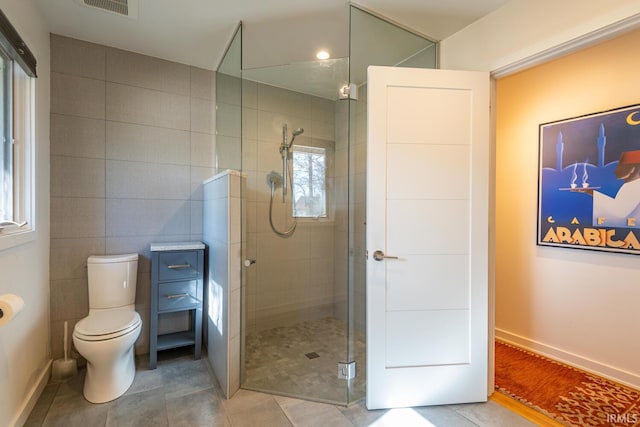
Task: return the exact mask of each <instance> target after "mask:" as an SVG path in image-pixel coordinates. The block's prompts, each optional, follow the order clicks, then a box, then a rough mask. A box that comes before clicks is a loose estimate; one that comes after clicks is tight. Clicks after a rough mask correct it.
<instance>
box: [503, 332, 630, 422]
mask: <svg viewBox="0 0 640 427" xmlns="http://www.w3.org/2000/svg"><path fill="white" fill-rule="evenodd" d="M496 390H498V391H499V392H501V393H503V394H506V395H507V396H510V397H512V398H514V399H516V400H518V401H520V402H522V403H523V404H525V405H527V406H529V407H531V408H533V409H535V410H537V411H540V412H542V413H544V414H545V415H547V416H548V417H550V418H553V419H555V420H556V421H558V422H560V423H562V424H565V425H567V426H579V427H582V426H640V391H638V390H635V389H632V388H629V387H625V386H623V385H620V384H617V383H614V382H612V381H609V380H607V379H604V378H600V377H597V376H595V375H592V374H589V373H586V372H583V371H580V370H578V369H575V368H572V367H570V366H566V365H563V364H561V363H558V362H555V361H553V360H550V359H547V358H545V357H542V356H539V355H536V354H534V353H531V352H528V351H526V350H523V349H520V348H517V347H514V346H511V345H509V344H505V343H503V342H499V341H496Z"/></svg>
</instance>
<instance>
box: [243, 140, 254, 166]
mask: <svg viewBox="0 0 640 427" xmlns="http://www.w3.org/2000/svg"><path fill="white" fill-rule="evenodd" d="M257 168H258V141H256V140H255V139H253V140H252V139H247V138H244V137H243V141H242V170H243V171H255V170H256V169H257Z"/></svg>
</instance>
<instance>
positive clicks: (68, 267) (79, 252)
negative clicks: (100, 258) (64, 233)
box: [49, 237, 105, 280]
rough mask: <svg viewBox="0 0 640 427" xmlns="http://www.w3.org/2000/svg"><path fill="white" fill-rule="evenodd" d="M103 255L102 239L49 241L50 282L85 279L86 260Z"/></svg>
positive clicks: (87, 238) (103, 242) (103, 244)
mask: <svg viewBox="0 0 640 427" xmlns="http://www.w3.org/2000/svg"><path fill="white" fill-rule="evenodd" d="M104 253H105V239H104V238H93V237H86V238H75V239H69V238H64V239H51V247H50V273H49V274H50V277H51V280H63V279H78V278H84V277H87V258H89V256H91V255H98V254H104Z"/></svg>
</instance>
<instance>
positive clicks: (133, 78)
mask: <svg viewBox="0 0 640 427" xmlns="http://www.w3.org/2000/svg"><path fill="white" fill-rule="evenodd" d="M106 62H107V64H106V67H107V77H106V80H107V81H108V82H114V83H122V84H125V85H129V86H136V87H141V88H147V89H154V90H159V91H162V92H170V93H175V94H179V95H185V96H189V92H190V69H189V66H187V65H183V64H178V63H175V62H170V61H166V60H164V59H159V58H154V57H151V56H145V55H140V54H138V53H133V52H127V51H124V50H120V49H114V48H108V49H107V61H106Z"/></svg>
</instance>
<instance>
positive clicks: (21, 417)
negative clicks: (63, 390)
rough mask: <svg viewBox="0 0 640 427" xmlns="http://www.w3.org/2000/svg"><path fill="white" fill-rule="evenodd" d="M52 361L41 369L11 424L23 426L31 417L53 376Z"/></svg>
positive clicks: (13, 426)
mask: <svg viewBox="0 0 640 427" xmlns="http://www.w3.org/2000/svg"><path fill="white" fill-rule="evenodd" d="M52 363H53V361H52V360H49V361H48V362H47V364H46V365H45V367H44V368H42V370H41V371H40V375H39V376H38V380H37V381H36V382H35V384H34V385H33V386H32V387H31V389H30V390H29V393H27V395H26V396H25V398H24V400H23V401H22V405H20V410H18V413H17V414H16V416H15V417H14V418H13V420H11V422H10V423H9V425H10V426H12V427H15V426H23V425H24V423H25V422H27V418H29V415H30V414H31V411H32V410H33V408H34V406H36V403H37V402H38V399H39V398H40V395H41V394H42V391H43V390H44V388H45V386H46V385H47V383H48V382H49V378H51V365H52Z"/></svg>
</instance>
